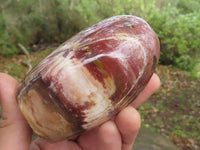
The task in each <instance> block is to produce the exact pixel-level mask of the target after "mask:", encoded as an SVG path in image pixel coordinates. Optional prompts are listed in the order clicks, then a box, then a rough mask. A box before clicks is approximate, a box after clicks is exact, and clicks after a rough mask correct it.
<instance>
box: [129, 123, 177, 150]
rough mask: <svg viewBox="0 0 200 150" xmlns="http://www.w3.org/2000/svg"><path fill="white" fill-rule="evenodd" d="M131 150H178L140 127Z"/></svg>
mask: <svg viewBox="0 0 200 150" xmlns="http://www.w3.org/2000/svg"><path fill="white" fill-rule="evenodd" d="M132 150H180V148H178V147H177V146H175V145H174V144H173V143H172V142H171V141H170V140H169V139H167V138H166V137H164V136H162V135H160V134H159V133H156V132H153V131H152V130H150V129H148V128H146V127H144V126H142V127H141V129H140V132H139V134H138V136H137V138H136V141H135V144H134V146H133V148H132Z"/></svg>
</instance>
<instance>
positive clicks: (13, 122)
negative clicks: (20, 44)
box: [0, 73, 160, 150]
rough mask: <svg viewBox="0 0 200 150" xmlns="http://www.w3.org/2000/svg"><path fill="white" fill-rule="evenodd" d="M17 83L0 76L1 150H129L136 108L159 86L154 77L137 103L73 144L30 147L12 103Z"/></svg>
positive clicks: (136, 125) (137, 125)
mask: <svg viewBox="0 0 200 150" xmlns="http://www.w3.org/2000/svg"><path fill="white" fill-rule="evenodd" d="M17 86H18V82H17V81H16V80H15V79H14V78H12V77H11V76H9V75H6V74H3V73H0V104H1V111H2V116H1V120H0V147H1V149H3V150H13V149H15V150H29V149H30V150H131V148H132V146H133V143H134V140H135V138H136V136H137V133H138V131H139V128H140V123H141V120H140V115H139V113H138V112H137V111H136V109H135V108H136V107H137V106H139V105H140V104H141V103H143V102H144V101H145V100H147V99H148V98H149V97H150V96H151V95H152V94H153V93H154V92H155V91H156V90H157V89H158V88H159V86H160V80H159V78H158V76H157V75H156V74H154V75H153V76H152V78H151V80H150V81H149V83H148V85H147V86H146V87H145V89H144V90H143V92H142V93H141V94H140V95H139V96H138V97H137V99H136V100H135V101H134V102H133V103H132V104H131V105H130V106H128V107H127V108H125V109H124V110H122V111H121V112H120V113H119V114H118V115H117V116H116V119H115V120H114V121H107V122H106V123H104V124H102V125H101V126H100V127H98V128H95V129H93V130H91V131H89V132H86V133H84V134H83V135H81V136H80V137H79V138H78V139H77V141H76V142H74V141H68V140H64V141H61V142H57V143H48V142H46V141H45V140H44V139H41V138H37V139H36V140H35V141H33V142H32V143H31V137H32V130H31V128H30V127H29V125H28V124H27V122H26V121H25V120H24V117H23V116H22V114H21V112H20V110H19V108H18V106H17V101H16V91H17Z"/></svg>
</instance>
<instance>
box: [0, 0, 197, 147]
mask: <svg viewBox="0 0 200 150" xmlns="http://www.w3.org/2000/svg"><path fill="white" fill-rule="evenodd" d="M199 8H200V1H199V0H190V1H188V0H168V1H166V0H93V1H90V0H38V1H33V0H17V1H16V0H4V1H3V2H0V64H1V65H0V71H1V72H5V73H8V74H10V75H12V76H13V77H14V78H15V79H17V80H18V81H21V80H22V78H23V77H24V75H25V73H26V71H27V67H26V66H24V65H23V63H22V62H23V61H25V60H26V59H27V58H26V56H25V55H24V54H22V53H23V52H22V50H21V49H20V48H19V47H18V46H17V44H18V43H21V44H22V45H24V46H25V47H26V48H27V50H28V51H29V52H31V53H30V57H31V60H32V65H33V66H34V65H35V64H37V63H38V62H39V61H40V60H41V59H42V58H44V57H45V56H46V55H47V54H48V53H50V52H51V51H52V50H53V49H47V50H43V51H40V52H35V51H36V50H37V49H38V47H40V45H52V44H53V43H56V44H60V43H62V42H64V41H65V40H67V39H68V38H70V37H71V36H73V35H74V34H76V33H77V32H79V31H80V30H82V29H83V28H86V27H88V26H90V25H92V24H94V23H96V22H98V21H100V20H102V19H104V18H108V17H111V16H115V15H122V14H130V15H137V16H140V17H142V18H143V19H145V20H146V21H147V22H148V23H149V24H150V25H151V27H152V28H153V29H154V30H155V32H156V33H157V35H158V37H159V39H160V45H161V55H160V65H159V66H158V68H157V74H158V75H159V76H160V78H161V82H162V86H161V88H160V89H159V91H158V92H157V93H156V94H154V95H153V96H152V97H151V98H150V100H148V101H147V102H146V103H144V104H143V105H141V106H140V107H139V108H138V110H139V111H140V113H141V116H142V123H143V124H144V125H145V126H148V127H150V128H152V129H153V130H155V131H157V132H160V133H161V134H163V135H165V136H168V137H169V138H170V139H171V140H172V141H173V142H174V143H175V144H176V145H178V146H180V147H182V148H183V149H200V144H199V143H200V136H199V133H200V127H199V122H200V113H199V108H200V101H199V100H200V99H199V97H200V90H199V85H200V78H194V77H198V76H200V59H199V58H200V38H199V37H200V10H199ZM38 45H39V46H38ZM44 47H45V46H44ZM42 49H45V48H42ZM38 56H39V57H38ZM7 57H9V58H7ZM163 65H167V66H163ZM177 68H179V69H177ZM180 69H182V70H184V71H189V72H190V74H188V72H184V71H181V70H180ZM190 75H192V77H191V76H190Z"/></svg>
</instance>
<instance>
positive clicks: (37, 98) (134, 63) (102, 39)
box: [18, 15, 159, 141]
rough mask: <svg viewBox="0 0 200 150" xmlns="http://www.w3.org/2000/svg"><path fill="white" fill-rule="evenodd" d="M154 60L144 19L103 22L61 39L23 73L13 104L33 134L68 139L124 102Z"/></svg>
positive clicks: (155, 48) (154, 43) (155, 44)
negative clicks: (55, 46)
mask: <svg viewBox="0 0 200 150" xmlns="http://www.w3.org/2000/svg"><path fill="white" fill-rule="evenodd" d="M158 58H159V41H158V38H157V36H156V34H155V33H154V31H153V30H152V29H151V27H150V26H149V25H148V24H147V23H146V22H145V21H144V20H142V19H141V18H138V17H135V16H130V15H123V16H116V17H112V18H109V19H106V20H103V21H101V22H99V23H97V24H95V25H93V26H91V27H90V28H87V29H85V30H83V31H81V32H80V33H78V34H77V35H75V36H74V37H72V38H71V39H69V40H68V41H66V42H65V43H64V44H62V45H61V46H60V47H58V48H57V49H56V50H55V51H54V52H52V53H51V54H50V55H49V56H47V57H46V58H45V59H44V60H43V61H41V62H40V63H39V64H38V65H37V66H36V67H35V68H34V69H33V70H32V71H31V72H30V73H29V74H28V75H27V76H26V78H25V79H24V81H23V82H22V86H21V90H20V92H19V95H18V102H19V106H20V108H21V111H22V113H23V114H24V116H25V118H26V119H27V121H28V122H29V124H30V126H31V127H32V128H33V130H34V131H35V132H36V133H37V134H38V135H39V136H41V137H44V138H46V139H47V140H50V141H58V140H62V139H64V138H70V137H74V136H76V135H79V134H80V133H81V132H83V131H85V130H89V129H91V128H94V127H96V126H98V125H100V124H101V123H103V122H105V121H107V120H108V119H110V118H111V117H112V116H114V115H116V114H117V113H118V112H119V111H120V110H121V109H123V108H124V107H126V106H127V105H128V104H130V103H131V102H132V101H133V100H134V99H135V98H136V97H137V95H138V94H139V93H140V92H141V91H142V90H143V89H144V87H145V86H146V84H147V83H148V81H149V79H150V78H151V75H152V74H153V71H154V69H155V65H156V63H157V61H158Z"/></svg>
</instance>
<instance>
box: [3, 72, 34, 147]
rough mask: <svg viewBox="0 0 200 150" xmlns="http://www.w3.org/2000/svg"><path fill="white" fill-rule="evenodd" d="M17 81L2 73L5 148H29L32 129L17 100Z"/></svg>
mask: <svg viewBox="0 0 200 150" xmlns="http://www.w3.org/2000/svg"><path fill="white" fill-rule="evenodd" d="M17 86H18V83H17V81H16V80H15V79H14V78H12V77H10V76H9V75H7V74H3V73H0V104H1V108H2V109H1V112H2V118H1V120H0V145H1V148H2V149H4V150H10V149H15V150H27V149H28V148H29V144H30V141H31V135H32V131H31V129H30V128H29V126H28V125H27V123H26V121H25V120H24V118H23V116H22V115H21V112H20V110H19V108H18V105H17V101H16V93H17Z"/></svg>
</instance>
